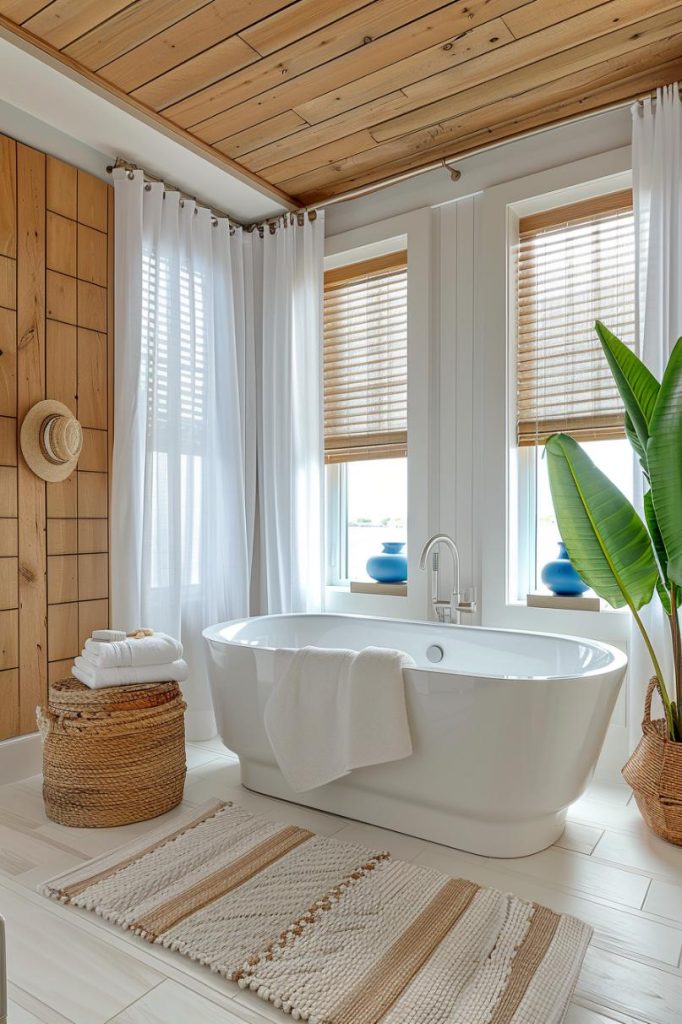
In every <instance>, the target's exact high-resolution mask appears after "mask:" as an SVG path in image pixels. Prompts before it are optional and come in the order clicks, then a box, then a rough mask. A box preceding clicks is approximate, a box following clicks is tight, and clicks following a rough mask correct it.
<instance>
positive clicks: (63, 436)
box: [21, 400, 83, 483]
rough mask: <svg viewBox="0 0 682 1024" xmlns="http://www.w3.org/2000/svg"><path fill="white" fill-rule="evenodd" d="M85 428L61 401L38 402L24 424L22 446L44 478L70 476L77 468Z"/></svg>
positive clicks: (29, 463)
mask: <svg viewBox="0 0 682 1024" xmlns="http://www.w3.org/2000/svg"><path fill="white" fill-rule="evenodd" d="M82 447H83V431H82V430H81V425H80V423H79V422H78V420H77V419H76V417H75V416H74V415H73V414H72V412H71V410H70V409H69V408H68V407H67V406H66V405H63V404H62V403H61V402H55V401H52V400H48V401H45V402H38V403H37V404H36V405H34V406H33V408H32V409H29V411H28V412H27V413H26V416H25V417H24V422H23V423H22V424H21V450H22V452H23V453H24V458H25V459H26V462H27V463H28V465H29V466H30V468H31V469H32V470H33V472H34V473H35V474H36V476H39V477H41V479H42V480H47V481H48V482H49V483H56V482H57V481H59V480H66V478H67V476H70V475H71V473H73V471H74V469H75V468H76V464H77V462H78V457H79V455H80V453H81V448H82Z"/></svg>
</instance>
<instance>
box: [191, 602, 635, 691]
mask: <svg viewBox="0 0 682 1024" xmlns="http://www.w3.org/2000/svg"><path fill="white" fill-rule="evenodd" d="M311 618H330V619H341V620H346V619H351V620H356V621H366V620H368V619H369V620H372V621H376V622H387V623H394V624H396V625H406V626H427V627H430V628H432V629H438V630H443V629H446V630H450V629H454V630H459V629H464V630H467V631H471V632H480V633H511V634H514V635H515V636H527V637H531V638H533V637H541V638H542V639H544V640H561V641H567V640H568V641H573V642H574V643H579V644H583V645H585V646H587V647H592V648H594V649H596V650H598V651H600V652H603V653H606V654H608V655H610V659H611V660H610V661H609V662H607V663H606V664H604V665H600V666H598V667H596V668H592V669H585V670H584V671H582V672H564V673H561V674H558V673H555V674H554V675H543V674H538V675H513V674H508V673H500V672H480V671H478V670H477V671H476V672H475V673H474V675H475V678H477V679H491V680H495V679H498V680H504V681H505V682H510V683H513V682H518V683H523V682H547V683H557V684H559V683H563V682H566V681H567V680H571V679H590V678H596V677H599V676H603V675H608V674H609V673H612V672H614V671H617V670H618V669H620V668H625V667H626V666H627V664H628V656H627V654H626V653H625V651H622V650H621V649H620V648H619V647H616V646H614V645H613V644H608V643H605V642H604V641H603V640H593V639H591V638H590V637H582V636H575V635H573V634H566V633H548V632H544V631H539V630H531V629H511V628H508V627H503V626H475V625H468V624H466V623H462V624H459V625H456V624H454V623H442V622H433V621H431V620H427V619H394V618H388V617H382V616H380V615H361V614H357V613H351V612H324V611H319V612H281V613H280V612H278V613H273V614H270V615H246V616H243V617H242V618H238V619H229V620H227V621H225V622H218V623H215V624H214V625H211V626H206V627H205V628H204V629H203V630H202V631H201V635H202V636H203V637H204V639H205V640H207V641H208V642H209V643H210V642H213V643H217V644H223V645H225V646H227V647H238V648H241V649H242V650H246V651H256V650H257V651H264V652H270V653H274V652H275V651H282V650H298V649H299V648H291V647H284V646H281V647H280V646H277V647H272V646H269V645H267V644H261V643H253V642H248V641H246V640H239V639H237V638H230V639H228V638H226V637H224V636H221V635H220V631H222V630H225V629H228V628H232V629H237V628H238V627H240V626H243V625H246V623H249V622H254V621H257V620H259V619H262V620H266V619H268V620H271V619H311ZM407 671H410V672H438V673H440V674H442V675H448V676H459V677H471V676H472V673H471V672H469V671H457V670H456V669H452V668H441V667H440V665H439V664H433V665H428V666H425V665H414V666H410V667H409V668H408V669H407Z"/></svg>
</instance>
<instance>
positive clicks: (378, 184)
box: [306, 93, 655, 210]
mask: <svg viewBox="0 0 682 1024" xmlns="http://www.w3.org/2000/svg"><path fill="white" fill-rule="evenodd" d="M650 95H651V93H646V94H645V95H644V96H642V95H638V96H635V97H631V98H630V99H627V100H619V101H618V102H617V103H610V104H608V105H607V106H604V107H599V108H598V109H596V110H589V111H587V112H585V113H583V112H581V113H579V114H569V115H568V116H566V117H563V118H561V119H560V120H558V121H554V122H552V124H546V125H541V126H539V127H538V128H528V129H527V130H526V131H524V132H519V134H518V135H513V136H512V137H511V138H508V139H500V140H499V142H489V143H484V144H483V145H481V146H475V147H472V149H468V150H467V149H465V150H461V151H460V152H459V153H456V154H455V155H453V156H449V157H447V156H446V157H441V158H440V159H439V160H434V161H432V162H431V163H429V164H424V165H423V166H421V167H413V168H411V169H410V170H408V171H401V172H399V173H398V174H394V175H392V176H391V177H390V178H383V179H382V180H381V181H375V182H370V183H369V184H367V185H359V186H358V187H357V188H354V189H349V190H348V191H347V192H341V193H339V195H337V196H330V198H329V199H321V200H320V202H319V203H311V204H310V205H309V206H308V207H306V209H308V210H324V209H326V207H328V206H335V205H336V204H337V203H347V202H349V201H350V200H351V199H360V198H362V196H367V195H372V193H374V192H380V191H381V190H382V189H385V188H390V187H391V185H399V184H400V182H402V181H409V180H410V179H411V178H417V177H419V176H420V175H421V174H428V173H429V171H437V170H438V169H439V168H442V169H444V170H446V171H448V172H449V174H450V176H451V178H452V180H453V181H459V179H460V178H461V176H462V172H461V171H459V170H458V169H457V168H456V167H453V166H452V164H453V163H456V162H457V161H459V160H466V159H468V158H469V157H472V156H478V154H479V153H487V152H490V151H491V150H494V149H499V148H501V147H503V146H508V145H510V144H511V143H512V142H520V141H521V140H522V139H529V138H532V137H533V136H535V135H541V134H542V133H543V132H548V131H551V130H552V129H553V128H558V127H560V126H561V125H566V124H574V123H577V122H578V121H585V120H587V118H590V117H596V116H597V115H598V114H607V113H609V112H610V111H612V110H622V109H624V108H625V107H629V106H631V105H632V104H633V103H643V102H644V100H645V99H646V98H647V97H648V96H650ZM654 98H655V93H654Z"/></svg>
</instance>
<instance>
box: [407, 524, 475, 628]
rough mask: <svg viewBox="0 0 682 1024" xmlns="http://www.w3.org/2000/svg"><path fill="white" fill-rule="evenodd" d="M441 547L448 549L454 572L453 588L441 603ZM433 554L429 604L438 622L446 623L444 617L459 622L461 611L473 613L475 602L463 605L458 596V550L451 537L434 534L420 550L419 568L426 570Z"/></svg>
mask: <svg viewBox="0 0 682 1024" xmlns="http://www.w3.org/2000/svg"><path fill="white" fill-rule="evenodd" d="M441 545H443V546H444V547H446V548H447V549H448V551H449V552H450V555H451V556H452V567H453V570H454V586H453V589H452V594H451V596H450V600H449V601H441V600H440V599H439V596H438V570H439V558H438V552H439V549H440V546H441ZM432 552H433V560H432V563H431V604H432V606H433V609H434V611H435V613H436V617H437V618H438V620H439V621H440V622H445V621H446V615H447V617H448V620H449V621H450V622H457V623H459V621H460V613H461V612H462V611H470V612H472V611H475V610H476V604H475V601H472V602H467V603H466V604H463V603H462V601H461V595H460V580H459V550H458V548H457V545H456V544H455V542H454V540H453V539H452V537H449V536H448V534H447V533H436V534H434V535H433V537H430V538H429V540H427V542H426V544H425V545H424V547H423V548H422V552H421V555H420V557H419V568H420V569H422V570H424V569H426V565H427V561H428V557H429V555H430V554H431V553H432Z"/></svg>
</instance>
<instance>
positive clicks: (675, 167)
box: [628, 83, 682, 747]
mask: <svg viewBox="0 0 682 1024" xmlns="http://www.w3.org/2000/svg"><path fill="white" fill-rule="evenodd" d="M632 114H633V132H632V166H633V189H634V202H635V227H636V244H637V273H638V289H637V298H638V310H637V315H638V336H639V345H640V356H641V358H642V359H643V360H644V362H645V363H646V364H647V366H648V367H649V369H650V370H651V371H652V373H654V374H655V375H656V377H658V379H659V380H660V379H661V376H662V373H663V370H664V368H665V365H666V363H667V361H668V357H669V355H670V352H671V351H672V348H673V346H674V344H675V342H676V341H677V339H678V338H679V337H680V335H682V102H681V101H680V93H679V88H678V85H677V83H675V84H673V85H669V86H666V87H665V88H662V89H658V91H657V93H656V99H655V100H653V99H652V98H647V99H645V100H644V101H643V102H641V103H637V104H635V106H634V107H633V108H632ZM635 479H636V490H635V493H636V494H637V495H638V498H639V502H640V508H641V497H642V480H641V474H640V473H639V472H637V470H636V471H635ZM642 617H643V619H644V623H645V625H646V627H647V629H648V630H649V631H650V635H651V636H652V638H653V640H654V643H655V645H656V647H657V650H660V651H663V652H665V657H664V658H663V660H662V661H661V667H662V669H663V672H664V673H666V677H667V679H668V681H669V682H672V663H671V657H670V647H669V630H668V626H667V624H666V622H665V617H664V614H663V609H662V607H661V604H660V602H659V601H658V599H657V598H656V597H654V601H653V602H652V604H651V605H650V606H649V608H646V609H645V610H644V614H643V616H642ZM651 674H652V666H651V661H650V659H649V656H648V654H647V652H646V649H645V648H644V645H643V643H642V640H641V637H640V636H639V632H638V631H637V629H636V627H635V626H634V624H633V630H632V637H631V651H630V669H629V673H628V679H629V702H628V710H629V715H628V721H629V733H630V742H631V746H633V747H634V746H635V744H636V742H637V740H638V739H639V736H640V720H641V713H642V705H643V701H644V689H645V687H646V683H647V681H648V679H649V677H650V676H651Z"/></svg>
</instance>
